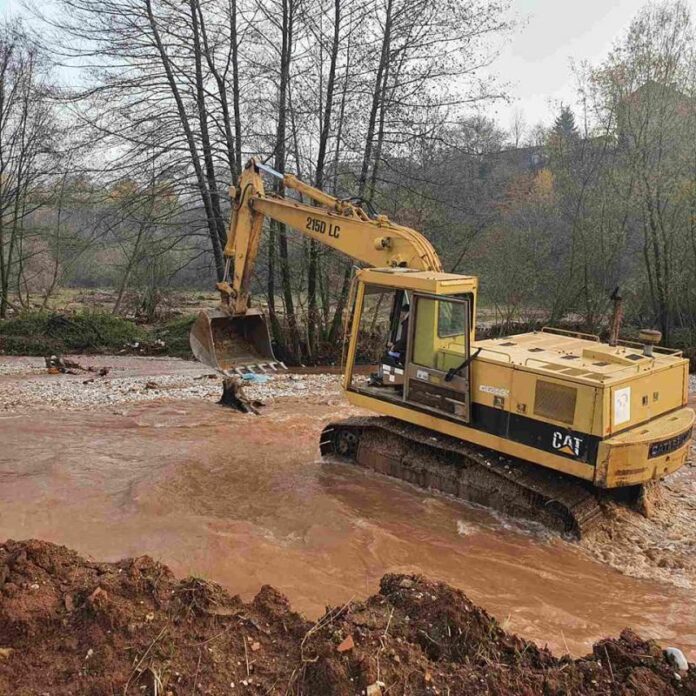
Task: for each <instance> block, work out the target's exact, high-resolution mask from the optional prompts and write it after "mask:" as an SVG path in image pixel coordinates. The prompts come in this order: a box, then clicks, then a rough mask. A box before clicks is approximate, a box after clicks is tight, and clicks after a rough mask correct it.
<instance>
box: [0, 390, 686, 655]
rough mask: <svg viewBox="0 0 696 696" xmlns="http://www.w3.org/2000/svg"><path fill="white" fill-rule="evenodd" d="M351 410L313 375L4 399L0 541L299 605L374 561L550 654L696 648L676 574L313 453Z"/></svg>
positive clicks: (328, 597)
mask: <svg viewBox="0 0 696 696" xmlns="http://www.w3.org/2000/svg"><path fill="white" fill-rule="evenodd" d="M355 413H357V411H356V410H355V409H352V408H351V407H349V406H348V405H347V404H345V402H343V401H342V400H341V399H340V397H336V394H335V393H333V392H332V393H331V394H329V395H328V396H327V394H325V393H318V392H311V391H310V392H309V393H307V395H306V396H303V397H297V396H287V397H283V398H278V399H276V400H275V401H272V403H271V404H270V405H269V406H268V407H266V409H265V412H264V415H261V416H258V417H257V416H253V415H243V414H238V413H234V412H231V411H229V410H226V409H223V408H221V407H219V406H217V405H216V404H215V403H214V402H213V401H210V400H193V399H185V400H179V401H166V400H154V401H148V402H141V403H133V404H122V403H119V404H118V407H117V408H111V409H110V408H109V407H108V406H105V407H100V408H98V409H97V408H93V409H89V410H81V411H74V412H67V411H65V412H64V411H60V410H59V411H56V410H53V411H42V410H41V409H40V408H38V409H37V410H33V411H28V410H26V409H25V410H23V411H19V412H16V413H13V412H8V411H5V412H4V413H3V414H2V415H1V416H0V441H1V442H2V449H1V450H0V539H5V538H14V539H26V538H40V539H45V540H48V541H52V542H56V543H60V544H65V545H67V546H69V547H71V548H74V549H76V550H77V551H78V552H79V553H81V554H83V555H87V556H88V557H94V558H98V559H100V560H112V561H115V560H117V559H120V558H123V557H126V556H139V555H142V554H148V555H150V556H152V557H153V558H155V559H156V560H158V561H161V562H163V563H166V564H167V565H168V566H170V567H171V568H172V570H173V571H174V572H175V573H176V574H177V575H179V576H185V575H196V576H199V577H206V578H208V579H209V580H212V581H216V582H219V583H220V584H222V585H223V586H224V587H226V588H229V589H230V590H231V591H232V592H235V593H240V594H241V596H242V598H243V599H245V600H248V599H251V598H252V597H253V596H255V595H256V593H257V592H258V590H259V588H260V587H261V586H262V585H264V584H271V585H273V586H274V587H276V588H278V590H280V591H281V592H282V593H283V594H285V595H287V596H288V597H289V599H290V601H291V602H292V605H293V608H294V609H296V610H298V611H300V612H302V613H303V614H305V615H306V616H308V617H310V618H312V619H314V618H317V617H319V616H320V615H322V614H323V612H324V610H325V608H326V606H335V605H341V604H343V603H345V602H347V601H349V600H351V599H352V600H360V599H364V598H365V597H368V596H369V595H371V594H373V593H374V592H376V591H377V588H378V584H379V579H380V578H381V577H382V576H383V575H384V574H385V573H422V574H425V575H427V576H429V577H430V578H433V579H435V580H442V581H446V582H447V583H450V584H451V585H452V586H454V587H456V588H460V589H462V590H463V591H465V592H466V594H467V595H468V596H469V597H470V598H471V599H472V600H473V601H475V602H476V603H477V604H479V605H481V606H482V607H483V608H485V609H486V610H487V611H488V612H490V613H491V614H492V615H494V616H496V617H497V618H498V619H499V621H500V623H501V625H502V626H503V628H504V629H506V630H509V631H513V632H515V633H518V634H520V635H521V636H523V637H524V638H525V639H528V640H534V641H536V642H537V643H539V644H540V645H541V646H543V645H546V644H548V646H549V647H550V648H551V649H552V650H553V651H554V652H556V653H558V654H562V653H564V652H570V653H571V654H573V655H576V656H579V655H582V654H585V653H586V652H587V651H588V650H589V649H590V648H591V646H592V643H593V642H594V641H596V640H598V639H600V638H602V637H604V636H606V635H617V634H618V633H619V632H620V631H621V630H622V629H623V628H624V627H626V626H631V627H632V628H633V629H635V630H636V631H638V632H639V633H640V634H641V635H642V636H644V637H646V638H655V639H657V640H659V641H661V642H662V643H664V644H670V645H671V644H674V645H677V646H678V647H680V648H682V649H683V650H685V652H686V653H687V655H688V656H689V657H690V659H692V660H693V659H694V657H696V599H695V598H694V596H693V593H692V592H691V591H689V590H688V589H687V588H680V587H676V586H674V585H673V584H667V583H664V582H658V581H655V580H649V579H640V578H632V577H627V576H626V575H622V574H620V573H619V572H617V571H616V570H614V569H612V568H611V567H609V566H608V565H607V564H606V563H601V562H598V561H597V560H596V559H594V558H592V557H591V556H590V555H589V554H588V552H587V550H586V549H584V548H583V547H581V546H577V545H574V544H571V543H568V542H566V541H564V540H562V539H559V538H558V537H556V536H553V535H550V534H545V533H543V532H542V531H540V530H538V529H536V528H533V527H525V526H523V525H520V524H517V523H514V522H511V521H510V520H506V519H504V518H501V517H496V516H494V515H492V514H490V513H489V512H487V511H484V510H480V509H477V508H474V507H471V506H467V505H464V504H462V503H459V502H456V501H453V500H449V499H447V498H445V497H442V496H436V495H432V494H429V493H427V492H423V491H419V490H416V489H414V488H412V487H410V486H408V485H406V484H402V483H399V482H394V481H392V480H387V479H385V478H382V477H380V476H378V475H375V474H370V473H368V472H365V471H364V470H361V469H353V468H351V467H350V466H349V465H343V464H337V463H331V462H321V461H320V460H319V458H318V436H319V433H320V432H321V430H322V428H323V427H324V426H325V425H326V424H327V423H328V422H329V421H330V420H335V419H337V418H341V417H347V416H349V415H354V414H355Z"/></svg>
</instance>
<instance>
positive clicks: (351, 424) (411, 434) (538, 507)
mask: <svg viewBox="0 0 696 696" xmlns="http://www.w3.org/2000/svg"><path fill="white" fill-rule="evenodd" d="M320 447H321V453H322V456H331V457H336V458H339V459H341V460H344V461H350V462H353V463H357V464H358V465H360V466H364V467H366V468H368V469H372V470H373V471H375V472H377V473H380V474H385V475H387V476H391V477H393V478H397V479H401V480H402V481H406V482H408V483H411V484H415V485H416V486H419V487H420V488H424V489H426V490H434V491H439V492H442V493H446V494H449V495H452V496H454V497H456V498H460V499H462V500H467V501H469V502H472V503H477V504H480V505H484V506H486V507H489V508H492V509H495V510H499V511H500V512H503V513H505V514H509V515H512V516H514V517H519V518H522V519H527V520H532V521H535V522H539V523H541V524H543V525H544V526H546V527H548V528H550V529H553V530H556V531H558V532H560V533H561V534H564V535H568V536H572V537H576V538H578V539H579V538H581V537H583V536H586V535H587V534H588V533H590V532H591V531H592V530H593V529H595V528H596V527H597V526H598V524H599V523H600V522H601V520H602V517H603V515H602V508H601V506H600V504H599V501H598V499H597V495H596V493H595V491H594V490H593V488H592V487H591V486H590V485H589V484H586V483H585V482H584V481H581V480H579V479H574V478H572V477H569V476H566V475H564V474H560V473H557V472H554V471H550V470H548V469H544V468H542V467H539V466H535V465H534V464H530V463H529V462H526V461H523V460H521V459H516V458H512V457H506V456H503V455H501V454H500V453H499V452H494V451H492V450H487V449H484V448H481V447H478V446H476V445H472V444H469V443H467V442H464V441H462V440H458V439H456V438H453V437H450V436H448V435H442V434H439V433H433V431H431V430H427V429H426V428H421V427H419V426H417V425H412V424H410V423H405V422H403V421H399V420H396V419H394V418H389V417H386V416H368V417H355V418H348V419H346V420H343V421H339V422H336V423H331V424H329V425H327V426H326V427H325V428H324V430H323V432H322V435H321V441H320Z"/></svg>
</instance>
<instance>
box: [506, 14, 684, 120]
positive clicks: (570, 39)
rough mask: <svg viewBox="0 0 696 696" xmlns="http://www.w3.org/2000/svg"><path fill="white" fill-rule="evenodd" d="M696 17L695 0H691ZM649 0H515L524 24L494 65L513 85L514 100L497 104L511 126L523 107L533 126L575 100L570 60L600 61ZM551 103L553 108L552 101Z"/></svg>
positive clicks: (511, 87) (523, 112) (511, 92)
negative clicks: (556, 109) (559, 106)
mask: <svg viewBox="0 0 696 696" xmlns="http://www.w3.org/2000/svg"><path fill="white" fill-rule="evenodd" d="M688 3H689V5H690V6H691V11H692V13H693V15H694V17H696V0H688ZM645 4H646V2H645V0H512V9H513V10H514V11H515V12H516V13H517V15H518V16H519V17H520V20H521V22H523V25H522V26H521V27H520V28H519V30H518V31H517V32H515V34H514V35H513V36H512V38H511V40H510V43H509V44H508V45H507V46H506V47H505V48H504V49H503V52H502V54H501V56H500V58H499V59H498V61H496V63H495V64H494V66H493V67H494V70H495V72H496V73H497V74H498V75H499V77H500V78H501V79H502V80H506V81H508V83H509V84H510V90H509V91H510V96H511V97H512V98H513V101H512V103H511V104H510V105H505V106H498V107H497V108H496V111H497V117H498V120H499V121H500V125H501V126H503V127H505V128H508V127H509V126H510V124H511V123H512V120H513V117H514V112H515V110H516V109H519V110H520V111H521V112H522V114H523V115H524V119H525V120H526V122H527V123H528V124H529V125H530V126H531V125H534V124H535V123H538V122H540V121H542V122H544V123H548V122H549V121H550V120H551V118H552V116H551V113H552V110H553V109H555V108H557V105H558V104H559V103H560V102H564V103H573V96H574V84H573V76H572V72H571V68H570V63H571V60H575V61H577V62H580V61H583V60H588V61H590V62H591V63H598V62H599V61H601V60H602V59H603V58H604V56H606V54H607V53H608V52H609V50H610V49H611V48H612V45H613V44H614V42H615V40H616V39H617V38H619V37H621V36H622V35H623V33H624V32H625V30H626V29H627V28H628V25H629V24H630V21H631V19H632V18H633V16H634V15H635V14H636V13H637V12H638V11H639V10H640V9H641V7H643V6H644V5H645ZM549 105H551V108H550V106H549Z"/></svg>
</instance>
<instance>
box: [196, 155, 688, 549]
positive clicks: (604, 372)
mask: <svg viewBox="0 0 696 696" xmlns="http://www.w3.org/2000/svg"><path fill="white" fill-rule="evenodd" d="M264 175H268V176H272V177H276V178H278V179H280V180H281V182H282V187H281V190H282V191H284V192H286V193H285V194H284V195H274V194H271V193H266V191H265V188H264V180H263V176H264ZM288 192H295V193H294V196H295V197H292V196H290V195H287V194H288ZM230 194H231V197H232V200H233V210H232V215H231V221H230V227H229V232H228V239H227V245H226V247H225V257H226V261H227V265H226V277H225V279H224V280H223V281H222V282H221V283H218V285H217V288H218V290H219V291H220V294H221V297H222V301H221V304H220V307H219V309H217V310H215V311H212V312H201V314H200V315H199V317H198V319H197V320H196V322H195V324H194V326H193V329H192V331H191V347H192V350H193V353H194V355H195V356H196V358H198V359H199V360H200V361H202V362H204V363H206V364H207V365H210V366H211V367H213V368H215V369H216V370H219V371H220V372H222V373H224V374H227V375H230V374H235V373H236V374H240V373H242V372H246V371H252V372H254V371H258V370H262V371H267V370H274V369H277V368H278V367H279V363H278V362H277V361H276V360H275V358H274V355H273V350H272V345H271V340H270V337H269V331H268V328H267V324H266V320H265V316H264V314H263V313H262V312H261V311H259V310H258V309H254V308H251V307H250V279H251V272H252V270H253V268H254V264H255V261H256V256H257V252H258V249H259V241H260V237H261V233H262V228H263V223H264V220H265V219H269V220H275V221H277V222H279V223H282V224H284V225H287V226H288V227H291V228H293V229H295V230H297V231H299V232H300V233H302V234H304V235H306V236H307V237H309V238H311V239H314V240H316V241H317V242H319V243H321V244H325V245H327V246H329V247H332V248H333V249H336V250H337V251H339V252H342V253H343V254H345V255H347V256H348V257H350V258H351V259H354V260H355V261H356V262H357V263H359V264H360V265H361V266H363V267H362V268H360V269H359V270H356V272H355V274H354V278H353V283H352V286H351V295H350V303H349V311H348V312H347V313H348V317H347V319H346V322H345V338H344V355H343V365H344V375H343V380H342V387H343V390H344V392H345V395H346V397H347V399H348V401H349V402H350V403H352V404H354V405H355V406H359V407H362V408H365V409H368V410H369V411H372V412H374V413H377V414H380V415H378V416H367V417H356V418H350V419H346V420H343V421H338V422H335V423H331V424H330V425H328V426H327V427H326V428H325V429H324V431H323V432H322V435H321V441H320V448H321V452H322V455H324V456H326V457H338V458H340V459H343V460H348V461H351V462H354V463H357V464H359V465H361V466H364V467H367V468H370V469H372V470H374V471H377V472H379V473H382V474H386V475H389V476H393V477H396V478H399V479H402V480H405V481H408V482H410V483H412V484H416V485H418V486H420V487H423V488H425V489H432V490H437V491H442V492H444V493H447V494H451V495H453V496H456V497H459V498H462V499H465V500H468V501H471V502H474V503H478V504H482V505H485V506H490V507H493V508H495V509H497V510H500V511H503V512H505V513H509V514H512V515H515V516H519V517H522V518H526V519H531V520H535V521H538V522H541V523H542V524H544V525H546V526H548V527H551V528H553V529H556V530H559V531H561V532H563V533H567V534H569V535H574V536H576V537H579V536H581V535H583V534H586V533H587V532H588V531H590V530H591V529H593V528H594V527H595V526H596V525H597V523H598V522H599V521H600V520H601V505H600V501H601V499H602V498H603V497H604V496H606V495H609V494H611V495H612V496H613V497H615V498H617V499H619V500H624V501H627V502H631V501H635V500H637V499H638V498H639V497H640V496H641V495H642V494H643V493H644V490H645V486H646V484H649V483H651V482H655V481H658V480H660V479H661V478H663V477H664V476H666V475H668V474H670V473H672V472H674V471H676V470H677V469H679V468H680V467H681V466H682V465H683V464H684V463H685V461H686V460H687V457H688V456H689V451H690V444H691V435H692V428H693V424H694V412H693V410H692V409H690V408H688V407H687V402H688V384H689V375H688V361H687V360H686V359H685V358H684V357H682V355H681V353H680V352H679V351H675V350H669V349H666V348H660V347H658V346H657V343H658V342H659V340H660V336H659V332H655V331H649V330H646V331H643V332H641V336H640V339H641V341H642V342H641V343H634V342H626V341H612V342H611V345H610V344H607V343H603V342H601V341H600V339H599V338H598V337H597V336H594V335H589V334H582V333H576V332H568V331H563V330H559V329H550V328H545V329H543V330H541V331H535V332H531V333H524V334H519V335H513V336H506V337H503V338H494V339H487V340H478V341H477V340H476V338H475V335H474V331H475V325H476V301H477V293H478V281H477V278H475V277H474V276H467V275H459V274H452V273H445V272H443V270H442V266H441V263H440V259H439V258H438V255H437V253H436V252H435V250H434V248H433V247H432V245H431V244H430V242H429V241H428V240H427V239H426V238H425V237H424V236H423V235H422V234H420V233H419V232H416V231H415V230H412V229H410V228H408V227H403V226H401V225H397V224H395V223H393V222H392V221H391V220H389V219H388V218H387V217H386V216H384V215H369V214H368V213H367V212H366V211H365V209H364V208H363V207H362V206H361V205H359V204H357V203H356V202H355V201H354V200H341V199H338V198H336V197H334V196H331V195H329V194H327V193H325V192H324V191H321V190H319V189H317V188H314V187H312V186H309V185H307V184H305V183H303V182H301V181H300V180H298V179H297V178H296V177H295V176H293V175H290V174H288V175H284V174H281V173H279V172H276V171H274V170H273V169H272V168H270V167H268V166H266V165H263V164H261V163H260V162H257V161H255V160H253V159H252V160H250V161H249V162H248V164H247V165H246V167H245V169H244V171H243V173H242V174H241V176H240V178H239V181H238V182H237V185H236V186H233V187H231V189H230ZM304 201H308V202H304ZM310 202H311V203H310ZM356 361H357V362H358V363H360V362H365V361H367V362H369V363H371V364H374V365H375V366H376V370H375V371H374V372H373V373H372V374H370V375H368V374H366V373H365V371H364V370H361V369H356Z"/></svg>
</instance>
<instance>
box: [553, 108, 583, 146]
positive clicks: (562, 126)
mask: <svg viewBox="0 0 696 696" xmlns="http://www.w3.org/2000/svg"><path fill="white" fill-rule="evenodd" d="M553 132H554V133H555V134H556V135H558V136H559V137H561V138H565V139H574V138H577V137H578V128H577V126H576V125H575V116H574V115H573V112H572V111H571V109H570V107H569V106H566V105H565V104H561V112H560V113H559V114H558V116H557V117H556V120H555V121H554V124H553Z"/></svg>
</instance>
